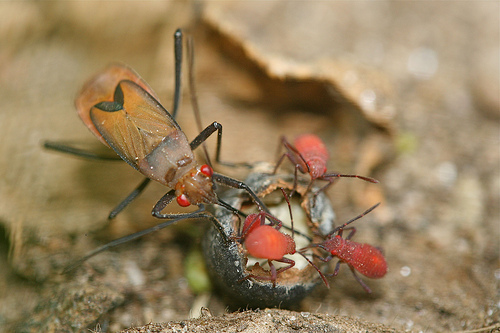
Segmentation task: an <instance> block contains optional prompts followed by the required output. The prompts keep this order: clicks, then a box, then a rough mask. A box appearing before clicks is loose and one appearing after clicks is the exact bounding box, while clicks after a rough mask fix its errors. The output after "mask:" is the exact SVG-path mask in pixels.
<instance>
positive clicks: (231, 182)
mask: <svg viewBox="0 0 500 333" xmlns="http://www.w3.org/2000/svg"><path fill="white" fill-rule="evenodd" d="M212 178H213V180H214V181H216V182H217V183H219V184H221V185H225V186H227V187H232V188H237V189H241V190H245V191H247V193H248V194H249V195H250V196H251V197H252V199H253V201H254V202H255V203H256V204H257V206H259V209H260V210H263V211H265V212H266V213H269V214H270V212H269V209H268V208H267V207H266V205H264V203H263V202H262V201H261V200H260V199H259V197H258V196H257V194H255V193H254V191H252V189H251V188H250V187H249V186H248V185H247V184H245V183H243V182H242V181H239V180H236V179H234V178H230V177H227V176H224V175H221V174H219V173H214V174H213V175H212Z"/></svg>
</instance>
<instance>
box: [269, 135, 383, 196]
mask: <svg viewBox="0 0 500 333" xmlns="http://www.w3.org/2000/svg"><path fill="white" fill-rule="evenodd" d="M281 144H282V145H283V146H284V147H285V149H286V152H285V153H284V154H283V155H281V157H280V158H279V159H278V162H277V163H276V166H275V167H274V172H273V173H276V171H277V170H278V168H279V166H280V165H281V163H282V162H283V160H284V158H285V157H288V159H289V160H290V162H292V164H293V165H294V166H295V173H294V174H295V183H294V184H295V186H294V189H295V188H296V184H297V171H300V172H301V173H303V174H306V173H308V174H309V175H310V176H311V182H310V183H309V186H308V191H309V190H310V189H311V188H312V185H313V183H314V181H315V180H324V181H327V182H328V184H326V185H325V186H323V187H322V188H320V189H319V190H318V191H317V192H316V193H315V195H317V194H318V193H319V192H320V191H324V190H326V189H327V188H328V187H329V186H330V185H332V184H333V183H334V182H335V180H337V179H338V178H341V177H350V178H359V179H362V180H365V181H368V182H371V183H378V180H376V179H373V178H370V177H364V176H358V175H346V174H340V173H335V172H327V167H326V162H327V160H328V155H329V154H328V150H327V149H326V146H325V144H324V143H323V141H322V140H321V139H320V138H319V137H318V136H317V135H315V134H303V135H300V136H298V137H297V138H296V139H295V140H294V144H293V145H292V144H291V143H290V142H289V141H288V140H287V139H286V138H285V137H281ZM292 192H293V190H292Z"/></svg>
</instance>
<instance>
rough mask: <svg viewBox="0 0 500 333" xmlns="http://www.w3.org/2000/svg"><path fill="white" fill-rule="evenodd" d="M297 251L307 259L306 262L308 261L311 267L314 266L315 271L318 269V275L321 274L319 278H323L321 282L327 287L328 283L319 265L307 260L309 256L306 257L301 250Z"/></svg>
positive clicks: (328, 286)
mask: <svg viewBox="0 0 500 333" xmlns="http://www.w3.org/2000/svg"><path fill="white" fill-rule="evenodd" d="M297 253H298V254H300V255H301V256H302V257H304V259H305V260H307V262H308V263H309V264H310V265H311V266H312V267H314V269H315V270H317V271H318V273H319V276H321V279H322V280H323V282H324V283H325V286H326V287H327V288H330V284H329V283H328V280H327V279H326V276H325V274H323V272H322V271H321V270H320V269H319V267H318V266H316V264H315V263H313V262H312V261H311V260H309V258H308V257H306V255H305V254H304V253H303V252H300V251H298V252H297Z"/></svg>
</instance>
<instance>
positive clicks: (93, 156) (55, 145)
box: [43, 141, 123, 161]
mask: <svg viewBox="0 0 500 333" xmlns="http://www.w3.org/2000/svg"><path fill="white" fill-rule="evenodd" d="M43 147H44V148H46V149H49V150H54V151H58V152H61V153H65V154H70V155H74V156H78V157H82V158H85V159H88V160H101V161H123V160H122V158H121V157H120V156H118V155H116V154H113V155H111V154H99V153H95V152H91V151H87V150H84V149H80V148H76V147H71V146H68V145H66V144H63V143H60V142H54V141H46V142H44V143H43Z"/></svg>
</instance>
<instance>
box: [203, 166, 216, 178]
mask: <svg viewBox="0 0 500 333" xmlns="http://www.w3.org/2000/svg"><path fill="white" fill-rule="evenodd" d="M200 171H201V173H202V174H204V175H205V176H208V177H212V175H213V174H214V170H212V168H211V167H210V166H209V165H207V164H203V165H202V166H201V167H200Z"/></svg>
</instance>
